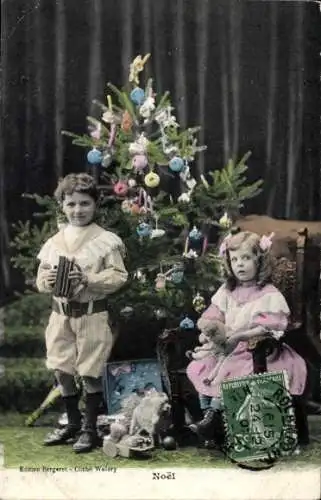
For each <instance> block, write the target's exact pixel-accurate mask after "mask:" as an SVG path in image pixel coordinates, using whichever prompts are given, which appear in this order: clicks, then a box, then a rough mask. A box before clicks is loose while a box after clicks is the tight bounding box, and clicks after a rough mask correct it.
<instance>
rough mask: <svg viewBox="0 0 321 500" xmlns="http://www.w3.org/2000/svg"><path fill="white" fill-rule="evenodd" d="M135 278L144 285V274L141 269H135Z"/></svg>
mask: <svg viewBox="0 0 321 500" xmlns="http://www.w3.org/2000/svg"><path fill="white" fill-rule="evenodd" d="M135 278H136V279H137V280H138V281H140V283H146V274H145V273H144V272H143V271H142V270H141V269H137V271H136V272H135Z"/></svg>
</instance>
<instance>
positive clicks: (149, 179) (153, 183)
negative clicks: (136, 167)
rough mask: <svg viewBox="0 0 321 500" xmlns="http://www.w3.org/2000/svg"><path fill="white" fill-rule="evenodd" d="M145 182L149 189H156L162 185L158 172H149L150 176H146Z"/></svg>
mask: <svg viewBox="0 0 321 500" xmlns="http://www.w3.org/2000/svg"><path fill="white" fill-rule="evenodd" d="M144 182H145V184H146V186H147V187H149V188H155V187H157V186H158V185H159V183H160V177H159V175H158V174H156V172H149V174H147V175H145V177H144Z"/></svg>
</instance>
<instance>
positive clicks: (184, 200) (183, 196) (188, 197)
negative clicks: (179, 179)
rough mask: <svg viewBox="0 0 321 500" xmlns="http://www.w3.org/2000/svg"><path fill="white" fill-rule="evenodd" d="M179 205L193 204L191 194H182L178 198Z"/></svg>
mask: <svg viewBox="0 0 321 500" xmlns="http://www.w3.org/2000/svg"><path fill="white" fill-rule="evenodd" d="M177 201H178V203H190V202H191V195H190V194H189V193H182V194H181V195H180V196H179V197H178V198H177Z"/></svg>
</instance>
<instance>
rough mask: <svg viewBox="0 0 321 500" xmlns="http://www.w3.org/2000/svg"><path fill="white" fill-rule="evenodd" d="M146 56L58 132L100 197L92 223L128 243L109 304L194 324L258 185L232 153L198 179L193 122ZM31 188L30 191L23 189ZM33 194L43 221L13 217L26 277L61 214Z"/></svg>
mask: <svg viewBox="0 0 321 500" xmlns="http://www.w3.org/2000/svg"><path fill="white" fill-rule="evenodd" d="M148 59H149V54H148V55H146V56H145V57H142V56H137V57H136V58H135V59H134V61H133V62H132V64H131V65H130V69H129V78H128V82H127V84H126V86H125V87H124V88H123V89H119V88H117V87H116V86H114V85H113V84H111V83H109V84H108V86H107V89H108V95H107V96H106V102H98V101H94V103H95V105H96V109H97V111H98V112H99V116H98V117H92V116H90V117H88V118H87V119H88V133H86V134H84V135H82V136H79V135H76V134H74V133H72V132H66V131H64V132H63V134H64V135H66V136H69V137H71V138H72V141H73V144H75V145H76V146H79V147H82V148H84V150H85V155H86V157H87V162H88V168H89V170H90V173H92V175H93V176H94V177H95V179H96V181H97V183H98V185H99V189H100V194H101V196H100V200H99V209H98V214H97V223H98V224H100V225H101V226H103V227H104V228H106V229H109V230H111V231H114V232H116V233H117V234H118V235H119V236H120V237H121V238H122V239H123V241H124V243H125V245H126V248H127V255H128V257H127V262H126V265H127V269H128V271H129V277H130V278H129V281H128V284H127V285H126V287H125V288H123V289H121V290H120V291H119V293H117V294H115V295H114V296H112V297H110V306H111V310H112V311H113V312H114V314H116V315H117V316H120V317H122V318H125V319H126V318H131V317H132V316H133V315H135V314H136V315H138V316H144V318H146V319H147V318H154V319H157V320H162V321H163V323H164V324H166V326H178V325H180V326H181V327H182V328H193V327H194V324H195V320H196V319H197V316H198V314H199V313H201V312H202V310H203V309H204V308H205V307H206V305H207V303H208V300H209V298H210V296H211V295H212V294H213V293H214V291H215V290H216V288H217V287H218V286H219V285H220V283H221V269H220V259H219V256H218V252H217V241H218V239H219V237H220V236H222V234H224V232H226V231H228V230H229V228H230V226H231V225H232V223H233V217H234V215H235V214H238V213H239V210H240V208H241V207H242V206H243V202H244V201H245V200H246V199H249V198H252V197H253V196H256V195H257V194H258V193H259V192H260V185H261V181H257V182H255V183H254V184H251V185H248V184H247V181H246V175H245V174H246V170H247V166H246V161H247V159H248V157H249V155H250V153H248V154H246V155H245V156H244V157H243V158H242V159H241V160H240V161H237V160H236V159H231V160H230V161H229V162H228V164H227V165H226V166H225V167H224V168H223V169H221V170H215V171H213V172H209V173H208V174H207V175H206V177H205V176H203V175H202V176H200V178H199V179H196V178H194V176H193V171H194V170H195V169H194V168H193V167H194V164H195V161H196V160H197V156H198V155H199V154H203V153H204V151H205V149H206V147H205V146H203V145H199V144H198V141H197V132H198V131H199V127H193V128H187V129H185V130H184V129H182V127H180V125H179V123H178V121H177V118H176V116H175V113H174V111H175V109H174V107H173V106H172V103H171V99H170V94H169V92H165V93H164V94H163V95H158V94H157V93H156V92H155V87H154V82H153V80H152V79H148V80H147V81H146V82H145V84H144V85H143V83H142V81H143V79H142V75H141V73H142V72H143V70H144V67H145V65H146V63H147V61H148ZM29 196H30V195H29ZM32 197H33V198H34V199H35V200H36V201H37V202H38V204H39V205H40V206H42V207H43V210H42V212H41V214H35V215H36V216H37V215H38V216H39V215H40V216H41V217H42V224H41V225H40V224H31V223H30V222H28V223H27V224H22V223H19V224H18V225H17V226H16V237H15V239H14V242H13V246H14V247H15V250H16V251H17V253H16V255H15V257H14V259H13V260H14V264H15V266H16V267H19V268H21V269H23V271H24V273H25V275H26V278H27V279H29V280H30V279H32V278H33V277H34V272H35V258H34V255H35V254H36V251H37V249H39V248H40V246H41V245H42V243H43V242H44V241H45V240H46V239H47V238H48V237H49V236H50V235H51V234H53V233H54V232H56V231H57V223H58V225H59V224H63V223H64V220H63V218H62V215H61V214H60V212H59V206H57V204H56V202H55V201H54V200H53V199H52V198H51V197H49V196H46V197H44V198H43V197H40V196H38V195H32Z"/></svg>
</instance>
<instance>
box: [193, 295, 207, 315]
mask: <svg viewBox="0 0 321 500" xmlns="http://www.w3.org/2000/svg"><path fill="white" fill-rule="evenodd" d="M193 307H194V309H195V311H196V312H198V313H201V312H202V311H204V309H205V307H206V305H205V299H204V297H202V295H200V294H199V293H197V294H196V295H195V297H194V299H193Z"/></svg>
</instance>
